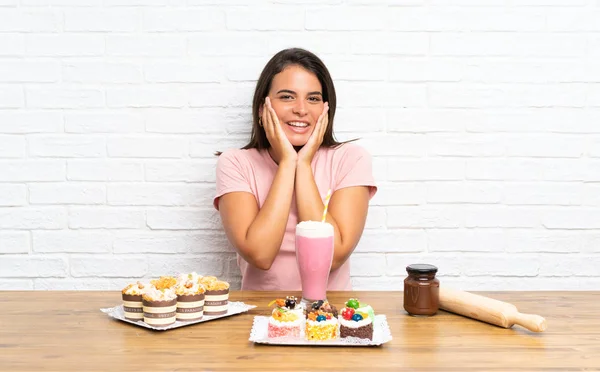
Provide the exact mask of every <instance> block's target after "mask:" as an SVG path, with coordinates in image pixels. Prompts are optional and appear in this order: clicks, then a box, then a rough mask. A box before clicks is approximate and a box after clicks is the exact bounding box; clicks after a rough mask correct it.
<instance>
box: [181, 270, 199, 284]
mask: <svg viewBox="0 0 600 372" xmlns="http://www.w3.org/2000/svg"><path fill="white" fill-rule="evenodd" d="M202 278H204V277H203V276H202V275H198V273H196V272H195V271H192V272H191V273H189V274H180V275H179V276H178V277H177V285H179V284H181V283H183V282H187V281H190V280H191V281H192V282H194V283H200V280H202Z"/></svg>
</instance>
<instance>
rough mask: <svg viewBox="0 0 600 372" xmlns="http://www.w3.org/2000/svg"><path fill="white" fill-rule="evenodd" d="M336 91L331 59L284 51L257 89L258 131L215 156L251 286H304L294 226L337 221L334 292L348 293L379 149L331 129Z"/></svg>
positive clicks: (226, 219) (224, 216) (225, 214)
mask: <svg viewBox="0 0 600 372" xmlns="http://www.w3.org/2000/svg"><path fill="white" fill-rule="evenodd" d="M335 108H336V96H335V89H334V86H333V81H332V79H331V76H330V75H329V71H328V70H327V68H326V67H325V65H324V64H323V62H322V61H321V60H320V59H319V58H318V57H317V56H315V55H314V54H312V53H311V52H308V51H306V50H303V49H297V48H293V49H286V50H282V51H281V52H279V53H277V54H276V55H275V56H273V58H272V59H271V60H270V61H269V62H268V63H267V65H266V66H265V68H264V69H263V71H262V73H261V75H260V77H259V79H258V82H257V85H256V90H255V91H254V99H253V103H252V118H253V120H252V121H253V124H252V134H251V139H250V143H248V144H247V145H246V146H244V147H243V148H242V149H235V150H228V151H225V152H224V153H222V154H221V155H220V157H219V160H218V162H217V193H216V197H215V199H214V206H215V208H217V209H218V210H219V212H220V214H221V220H222V223H223V227H224V229H225V233H226V234H227V237H228V239H229V241H230V242H231V243H232V244H233V246H234V247H235V248H236V250H237V252H238V264H239V267H240V270H241V272H242V289H243V290H300V289H301V284H300V274H299V272H298V266H297V263H296V252H295V229H296V224H297V223H298V222H300V221H308V220H312V221H320V220H321V218H322V215H323V208H324V205H323V199H324V198H325V196H326V194H327V191H328V190H329V189H331V190H332V195H331V199H330V202H329V206H328V214H327V222H328V223H330V224H331V225H333V227H334V257H333V265H332V268H331V272H330V275H329V282H328V290H350V289H351V282H350V265H349V262H348V258H349V257H350V254H351V253H352V251H353V250H354V248H355V247H356V244H357V243H358V241H359V239H360V236H361V235H362V232H363V229H364V225H365V220H366V218H367V210H368V206H369V200H370V198H371V197H373V195H374V194H375V192H376V190H377V189H376V186H375V182H374V179H373V174H372V165H371V156H370V155H369V153H368V152H366V151H365V150H364V149H363V148H362V147H360V146H358V145H356V144H354V143H339V142H337V141H336V140H335V139H334V136H333V119H334V116H335Z"/></svg>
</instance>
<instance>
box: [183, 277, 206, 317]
mask: <svg viewBox="0 0 600 372" xmlns="http://www.w3.org/2000/svg"><path fill="white" fill-rule="evenodd" d="M180 279H181V278H180ZM205 292H206V289H205V288H204V286H203V285H202V284H200V283H198V281H197V279H196V280H194V277H193V276H192V274H189V275H188V280H185V281H183V280H180V281H179V284H178V285H177V287H176V288H175V294H176V295H177V320H181V321H192V320H200V319H202V316H203V313H204V293H205Z"/></svg>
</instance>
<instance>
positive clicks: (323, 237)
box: [296, 221, 333, 306]
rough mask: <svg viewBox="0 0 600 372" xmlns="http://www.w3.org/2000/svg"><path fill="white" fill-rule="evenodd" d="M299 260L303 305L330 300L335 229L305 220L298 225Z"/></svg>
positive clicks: (297, 249)
mask: <svg viewBox="0 0 600 372" xmlns="http://www.w3.org/2000/svg"><path fill="white" fill-rule="evenodd" d="M296 261H297V262H298V269H299V271H300V280H301V282H302V303H303V304H304V305H305V306H307V305H308V306H309V305H310V304H311V303H313V302H314V301H318V300H323V301H325V300H327V281H328V280H329V272H330V271H331V264H332V262H333V226H332V225H331V224H329V223H327V222H316V221H303V222H300V223H299V224H298V225H296Z"/></svg>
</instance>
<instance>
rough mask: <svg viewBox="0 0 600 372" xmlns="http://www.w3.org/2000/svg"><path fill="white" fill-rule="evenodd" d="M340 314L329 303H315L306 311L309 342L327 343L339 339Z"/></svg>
mask: <svg viewBox="0 0 600 372" xmlns="http://www.w3.org/2000/svg"><path fill="white" fill-rule="evenodd" d="M337 316H338V312H337V309H336V308H335V306H332V305H330V304H329V302H327V301H325V302H324V301H322V300H320V301H317V302H313V303H312V305H311V307H310V308H309V309H306V331H305V337H306V339H307V340H309V341H327V340H335V339H336V338H338V334H339V331H338V319H337Z"/></svg>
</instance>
